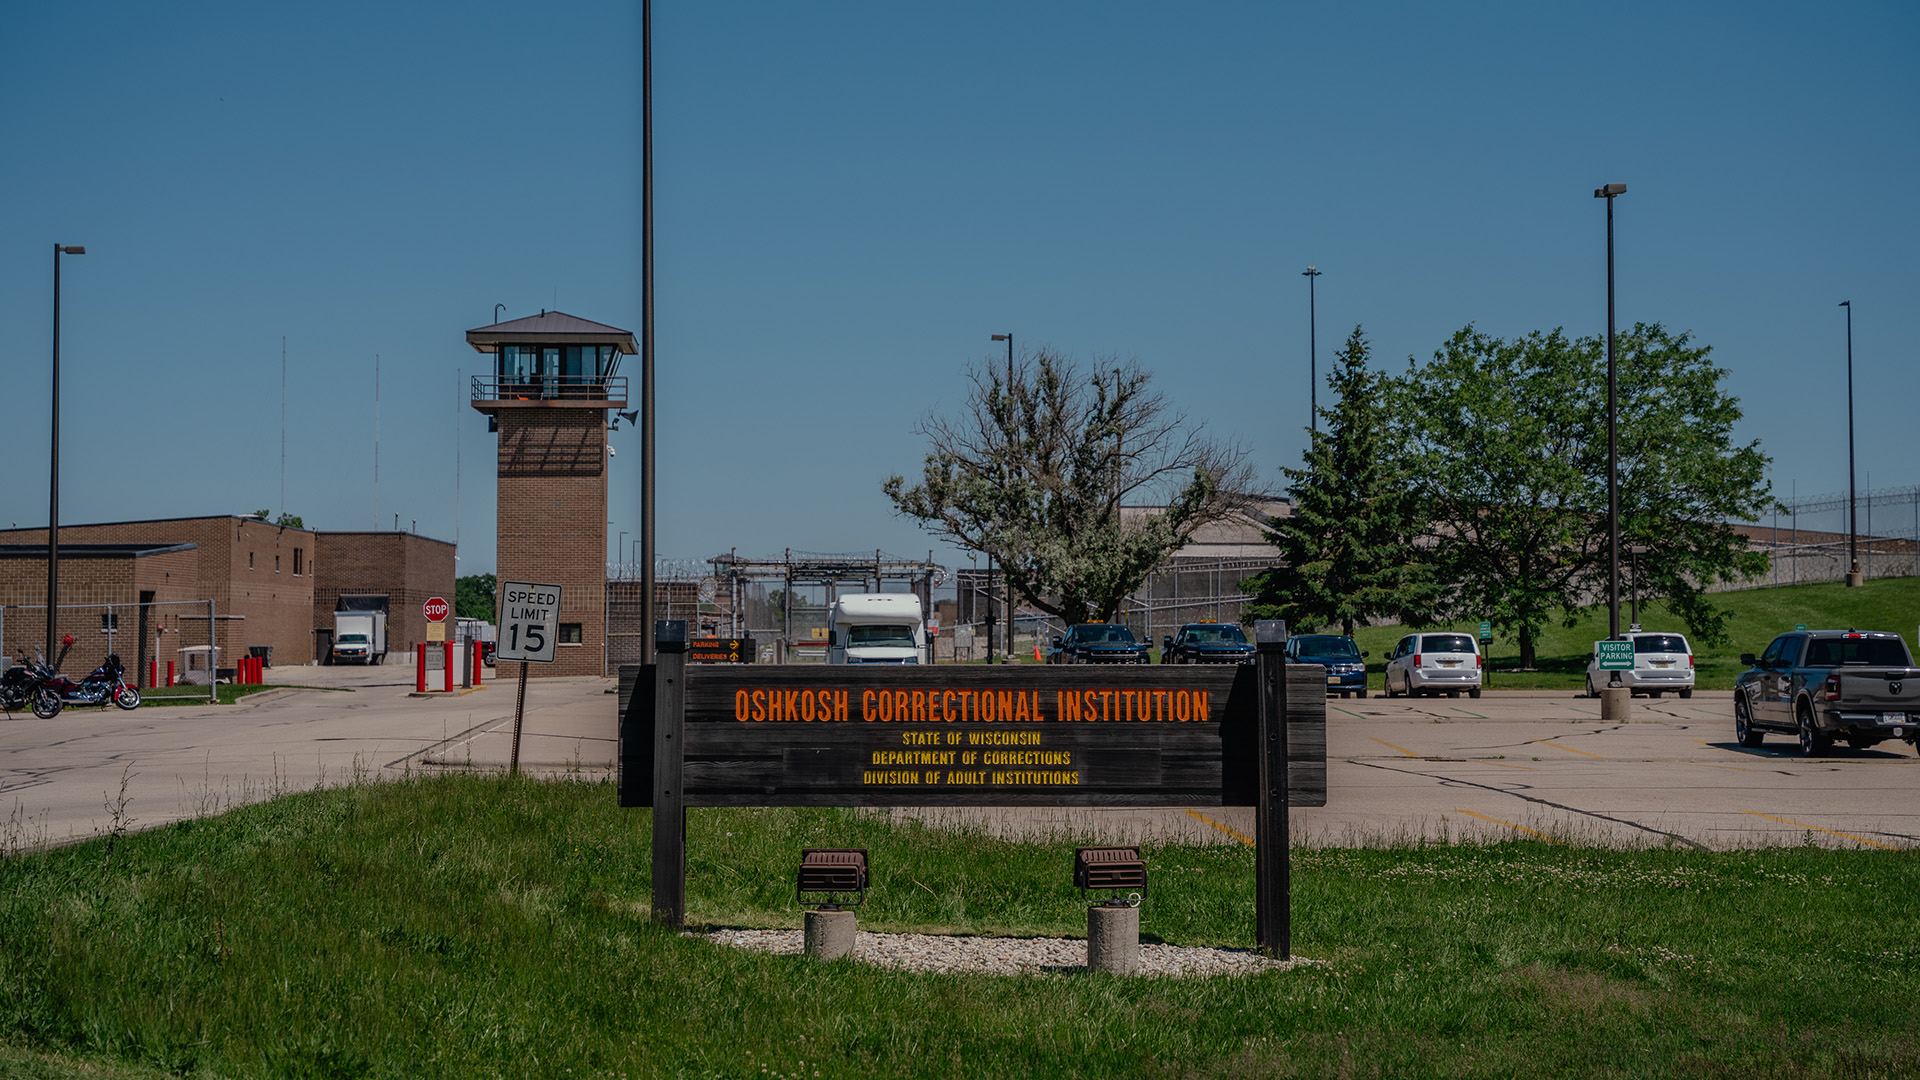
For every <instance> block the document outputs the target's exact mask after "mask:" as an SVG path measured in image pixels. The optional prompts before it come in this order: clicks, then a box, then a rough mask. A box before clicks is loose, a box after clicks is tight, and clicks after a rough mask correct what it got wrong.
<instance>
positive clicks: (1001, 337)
mask: <svg viewBox="0 0 1920 1080" xmlns="http://www.w3.org/2000/svg"><path fill="white" fill-rule="evenodd" d="M993 340H995V341H1004V342H1006V343H1007V416H1008V418H1009V420H1011V418H1012V416H1013V335H1012V334H1010V333H1008V334H995V335H993ZM1000 568H1001V570H1003V571H1004V570H1005V569H1006V564H1005V563H1004V562H1003V563H1001V565H1000ZM1002 576H1005V575H1004V574H1003V575H1002ZM987 584H988V586H989V587H988V589H987V663H989V664H991V663H993V589H992V587H991V586H992V584H993V556H991V555H989V556H987ZM1006 591H1007V592H1006V596H1007V658H1008V659H1009V660H1011V659H1012V658H1013V582H1012V581H1008V582H1006Z"/></svg>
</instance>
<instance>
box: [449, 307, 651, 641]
mask: <svg viewBox="0 0 1920 1080" xmlns="http://www.w3.org/2000/svg"><path fill="white" fill-rule="evenodd" d="M467 344H468V345H471V346H473V348H474V350H475V351H477V352H482V353H490V354H492V355H493V357H494V366H493V372H492V374H488V375H478V374H476V375H474V376H473V378H472V380H471V382H470V384H469V386H470V392H471V395H472V396H471V401H472V405H473V407H474V409H476V410H477V411H479V412H482V413H485V414H486V416H487V428H488V430H490V431H493V432H496V433H497V434H498V435H499V439H500V442H499V458H498V460H499V474H498V485H499V488H498V491H499V509H498V541H497V542H498V555H497V560H498V562H497V568H496V576H497V577H498V579H499V580H501V581H507V580H514V581H538V582H542V583H547V584H554V585H559V586H561V597H562V605H563V606H562V608H561V610H560V613H559V618H558V625H556V626H554V627H553V628H552V631H553V633H554V634H555V635H556V640H557V644H558V648H557V650H556V655H555V660H554V662H553V663H551V664H543V665H541V666H540V670H539V672H538V673H539V674H541V675H598V674H601V673H602V672H603V671H604V670H605V664H606V644H607V625H606V624H607V614H606V587H607V579H606V569H607V563H606V551H607V413H608V412H609V411H611V410H616V409H620V408H623V407H625V405H626V404H627V379H626V376H624V375H620V374H618V371H619V367H620V358H621V357H622V356H632V355H634V354H635V353H637V352H638V351H639V348H638V346H637V344H636V343H635V341H634V338H633V334H632V332H631V331H627V330H622V329H620V328H619V327H615V326H608V325H606V324H604V323H597V322H593V321H591V320H588V319H582V318H579V317H578V316H574V315H568V314H566V313H564V312H559V311H542V312H541V313H540V314H538V315H529V316H527V317H525V318H521V319H512V320H509V321H507V322H501V323H494V324H493V325H491V326H482V327H479V328H477V329H474V330H469V331H467ZM497 599H498V598H496V600H497Z"/></svg>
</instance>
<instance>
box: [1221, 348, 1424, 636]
mask: <svg viewBox="0 0 1920 1080" xmlns="http://www.w3.org/2000/svg"><path fill="white" fill-rule="evenodd" d="M1368 357H1369V349H1368V346H1367V338H1366V335H1365V334H1364V333H1362V332H1361V329H1360V327H1359V326H1355V327H1354V328H1353V333H1352V335H1350V336H1349V337H1348V338H1347V343H1346V345H1345V346H1344V347H1342V348H1341V349H1340V350H1339V351H1338V352H1336V353H1335V354H1334V369H1333V372H1332V374H1331V375H1330V376H1329V377H1328V382H1329V383H1330V385H1331V386H1332V388H1333V390H1334V392H1335V394H1336V395H1337V400H1336V402H1335V403H1334V405H1333V407H1332V408H1328V409H1321V410H1320V411H1319V412H1320V416H1321V417H1322V418H1323V419H1324V420H1325V422H1326V426H1325V427H1324V428H1322V429H1320V430H1318V431H1316V432H1314V434H1313V442H1312V446H1311V448H1310V449H1309V450H1308V452H1307V460H1306V462H1305V465H1306V467H1305V468H1304V469H1283V470H1282V472H1284V473H1285V474H1286V477H1287V480H1288V481H1289V488H1288V493H1289V494H1290V495H1291V496H1292V498H1293V512H1292V515H1291V516H1289V517H1285V518H1276V519H1274V522H1273V524H1274V526H1275V528H1274V530H1273V531H1272V532H1270V533H1268V534H1267V539H1268V540H1270V541H1272V542H1273V544H1274V545H1276V546H1277V547H1279V549H1280V551H1281V554H1282V557H1283V558H1284V559H1285V565H1282V566H1279V567H1275V568H1273V569H1271V570H1268V571H1265V572H1264V573H1261V574H1259V575H1258V576H1256V577H1254V578H1251V579H1249V580H1248V581H1246V582H1243V583H1242V585H1241V588H1243V589H1245V590H1246V591H1248V592H1251V593H1253V594H1254V595H1255V598H1256V599H1255V600H1254V602H1253V604H1252V605H1251V609H1252V612H1253V615H1254V617H1256V618H1268V619H1273V618H1280V619H1285V620H1287V623H1288V625H1289V627H1300V628H1313V627H1321V626H1328V625H1333V624H1338V625H1339V627H1340V632H1341V633H1343V634H1348V635H1351V634H1352V633H1353V628H1354V627H1355V626H1366V625H1369V624H1370V623H1372V622H1373V621H1374V620H1375V619H1380V618H1394V619H1400V620H1403V621H1421V620H1422V619H1424V617H1425V616H1426V615H1427V613H1428V611H1429V610H1430V608H1431V606H1432V604H1433V602H1434V600H1435V596H1436V593H1435V590H1434V587H1433V584H1432V576H1431V574H1430V572H1429V570H1428V567H1427V566H1426V565H1425V563H1424V562H1423V560H1422V559H1421V558H1420V557H1419V555H1418V553H1417V552H1416V551H1415V549H1414V547H1413V545H1412V538H1413V537H1414V536H1416V535H1418V534H1419V533H1420V532H1421V531H1422V525H1423V523H1424V517H1423V515H1422V513H1421V510H1420V501H1419V499H1418V497H1417V496H1416V495H1415V494H1413V492H1414V491H1415V485H1413V484H1410V483H1409V482H1408V481H1407V476H1406V468H1405V465H1404V458H1403V456H1402V455H1401V454H1400V453H1399V450H1398V440H1397V439H1396V437H1395V435H1394V433H1393V430H1392V428H1393V425H1392V424H1391V423H1390V420H1391V417H1390V413H1389V411H1388V406H1387V400H1388V397H1387V386H1388V382H1389V379H1388V377H1387V376H1386V375H1385V374H1383V373H1381V372H1376V371H1372V370H1369V368H1368V366H1367V361H1368Z"/></svg>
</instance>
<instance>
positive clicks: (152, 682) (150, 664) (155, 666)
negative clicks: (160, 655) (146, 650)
mask: <svg viewBox="0 0 1920 1080" xmlns="http://www.w3.org/2000/svg"><path fill="white" fill-rule="evenodd" d="M159 685H160V661H158V660H149V661H147V688H148V689H152V688H153V687H156V686H159Z"/></svg>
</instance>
